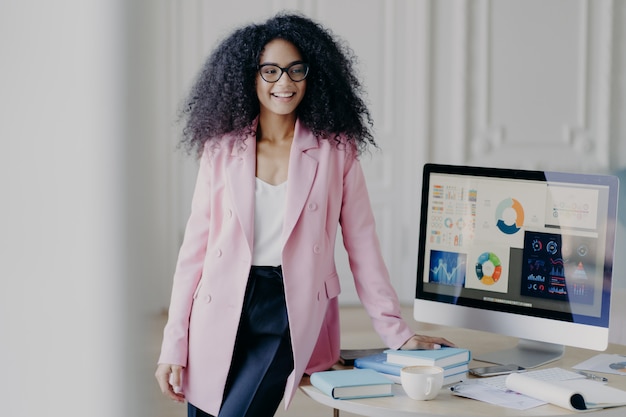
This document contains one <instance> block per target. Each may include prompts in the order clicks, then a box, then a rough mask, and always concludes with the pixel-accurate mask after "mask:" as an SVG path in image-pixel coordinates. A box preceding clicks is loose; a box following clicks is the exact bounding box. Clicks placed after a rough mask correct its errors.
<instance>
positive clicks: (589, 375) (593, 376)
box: [576, 371, 609, 382]
mask: <svg viewBox="0 0 626 417" xmlns="http://www.w3.org/2000/svg"><path fill="white" fill-rule="evenodd" d="M576 372H577V373H579V374H581V375H582V376H584V377H585V378H588V379H592V380H594V381H601V382H608V381H609V380H608V379H607V378H605V377H603V376H599V375H596V374H592V373H590V372H584V371H576Z"/></svg>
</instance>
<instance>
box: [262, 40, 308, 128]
mask: <svg viewBox="0 0 626 417" xmlns="http://www.w3.org/2000/svg"><path fill="white" fill-rule="evenodd" d="M301 61H302V55H300V52H299V51H298V48H296V47H295V46H294V45H293V44H292V43H291V42H288V41H286V40H284V39H274V40H272V41H270V42H268V44H267V45H265V48H264V49H263V52H262V53H261V59H260V62H259V65H265V64H272V65H276V66H278V67H280V68H287V67H289V66H290V65H291V64H293V63H296V62H301ZM256 92H257V96H258V98H259V104H260V108H261V115H263V113H268V112H269V113H273V114H275V115H281V116H287V115H293V114H294V113H295V111H296V108H297V107H298V105H299V104H300V102H301V101H302V99H303V98H304V93H305V92H306V79H305V80H302V81H299V82H295V81H292V80H291V78H289V76H288V75H287V73H286V72H283V73H282V74H281V77H280V79H279V80H278V81H276V82H275V83H269V82H267V81H265V80H264V79H263V78H261V75H260V74H257V79H256Z"/></svg>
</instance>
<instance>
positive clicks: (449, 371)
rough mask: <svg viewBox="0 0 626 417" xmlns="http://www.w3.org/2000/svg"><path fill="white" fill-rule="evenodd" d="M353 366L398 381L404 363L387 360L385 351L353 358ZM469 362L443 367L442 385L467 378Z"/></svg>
mask: <svg viewBox="0 0 626 417" xmlns="http://www.w3.org/2000/svg"><path fill="white" fill-rule="evenodd" d="M354 367H355V368H359V369H373V370H375V371H376V372H380V373H382V374H384V375H385V376H387V377H388V378H389V379H390V380H391V381H393V382H395V383H400V370H401V369H402V368H404V365H397V364H394V363H389V362H387V354H386V353H378V354H375V355H369V356H363V357H361V358H357V359H355V360H354ZM468 370H469V362H463V363H459V364H454V365H450V366H447V367H445V368H443V385H449V384H452V383H455V382H459V381H462V380H464V379H467V371H468Z"/></svg>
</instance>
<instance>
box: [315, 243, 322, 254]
mask: <svg viewBox="0 0 626 417" xmlns="http://www.w3.org/2000/svg"><path fill="white" fill-rule="evenodd" d="M321 251H322V248H320V245H314V246H313V252H314V253H320V252H321Z"/></svg>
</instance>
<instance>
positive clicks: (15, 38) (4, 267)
mask: <svg viewBox="0 0 626 417" xmlns="http://www.w3.org/2000/svg"><path fill="white" fill-rule="evenodd" d="M122 16H123V15H122V9H121V2H120V1H112V0H106V1H105V0H100V1H91V2H89V3H86V2H82V1H78V0H77V1H70V0H57V1H54V2H46V1H41V2H22V1H17V0H16V1H3V2H2V3H1V5H0V57H1V59H2V65H1V66H0V68H1V69H0V114H1V116H0V117H1V120H2V122H1V123H0V138H1V141H2V142H1V145H0V149H1V151H0V169H1V175H0V181H1V182H2V186H1V188H0V189H1V192H2V205H1V207H0V222H1V227H0V242H1V246H0V338H1V340H2V341H1V342H0V357H2V358H3V377H2V379H1V382H0V415H3V416H27V415H28V416H30V415H47V414H51V415H60V413H59V412H60V411H63V412H64V413H63V414H64V415H68V416H71V415H84V414H89V415H93V416H102V417H105V416H107V417H110V416H121V415H123V412H122V403H121V402H119V401H115V398H118V397H119V394H120V393H121V392H123V390H122V389H121V386H120V385H119V384H118V382H119V381H121V380H122V378H123V372H121V368H120V367H119V366H117V365H118V364H119V363H120V362H121V361H122V348H121V338H122V336H121V333H120V331H119V330H120V324H121V323H122V319H121V318H122V315H123V314H122V313H123V312H122V307H123V305H122V301H121V299H122V298H123V293H124V289H125V283H124V279H123V278H124V276H123V274H124V262H123V259H124V256H123V249H124V248H123V246H124V239H123V236H124V230H123V226H124V213H123V204H124V201H123V193H122V191H123V188H122V185H123V182H124V177H123V176H122V171H121V170H120V166H121V162H120V161H121V160H122V159H123V157H124V153H125V148H126V143H125V139H126V138H125V136H124V126H123V119H124V115H123V114H122V112H121V106H120V105H121V103H122V89H121V86H122V83H123V76H124V74H123V59H122V58H123V57H122V55H121V53H120V52H121V50H122V45H123V39H122V37H121V36H122V31H121V26H120V22H121V18H122ZM92 407H93V408H92ZM85 410H89V411H85Z"/></svg>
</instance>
